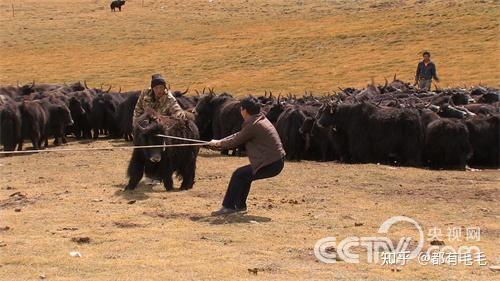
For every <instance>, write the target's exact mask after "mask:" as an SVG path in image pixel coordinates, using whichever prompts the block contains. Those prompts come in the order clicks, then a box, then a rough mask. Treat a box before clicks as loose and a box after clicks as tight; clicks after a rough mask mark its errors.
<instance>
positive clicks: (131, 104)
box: [116, 91, 141, 141]
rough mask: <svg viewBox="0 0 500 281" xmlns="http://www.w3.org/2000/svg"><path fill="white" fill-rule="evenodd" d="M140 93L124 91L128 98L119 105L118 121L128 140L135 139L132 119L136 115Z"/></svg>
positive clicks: (123, 134)
mask: <svg viewBox="0 0 500 281" xmlns="http://www.w3.org/2000/svg"><path fill="white" fill-rule="evenodd" d="M140 94H141V92H140V91H134V92H129V93H123V95H125V96H126V98H125V100H124V101H123V102H122V103H120V104H119V105H118V109H117V112H116V121H117V122H118V127H119V130H120V133H121V134H122V136H123V137H124V138H125V140H126V141H132V140H133V134H132V133H133V128H132V119H133V117H134V109H135V105H136V104H137V100H138V99H139V95H140Z"/></svg>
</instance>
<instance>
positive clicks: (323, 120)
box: [316, 99, 342, 128]
mask: <svg viewBox="0 0 500 281" xmlns="http://www.w3.org/2000/svg"><path fill="white" fill-rule="evenodd" d="M341 103H342V102H341V100H338V99H337V100H336V101H333V100H332V101H329V102H327V103H325V104H323V105H322V106H321V108H320V110H319V112H318V114H317V116H316V119H317V120H318V122H317V125H318V127H320V128H323V127H328V126H335V123H336V120H335V113H336V112H337V108H338V105H339V104H341Z"/></svg>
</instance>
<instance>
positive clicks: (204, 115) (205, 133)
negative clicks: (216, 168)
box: [195, 92, 243, 154]
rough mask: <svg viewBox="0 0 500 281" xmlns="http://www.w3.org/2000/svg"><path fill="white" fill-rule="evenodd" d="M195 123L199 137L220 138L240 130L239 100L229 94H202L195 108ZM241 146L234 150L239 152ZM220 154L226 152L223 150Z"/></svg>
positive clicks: (241, 120)
mask: <svg viewBox="0 0 500 281" xmlns="http://www.w3.org/2000/svg"><path fill="white" fill-rule="evenodd" d="M195 115H196V121H195V122H196V125H197V126H198V129H199V130H200V135H201V139H203V140H211V139H222V138H225V137H227V136H229V135H232V134H234V133H236V132H238V131H239V130H241V124H243V117H241V114H240V102H239V101H238V100H236V99H234V98H233V97H232V96H231V95H230V94H226V93H223V94H220V95H216V94H214V93H213V92H210V93H209V94H203V95H202V96H201V97H200V99H199V101H198V104H197V105H196V108H195ZM242 149H243V147H241V148H238V151H234V150H233V153H234V154H239V152H240V151H241V150H242ZM222 154H228V151H227V150H223V151H222Z"/></svg>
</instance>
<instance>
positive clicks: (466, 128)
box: [0, 77, 500, 189]
mask: <svg viewBox="0 0 500 281" xmlns="http://www.w3.org/2000/svg"><path fill="white" fill-rule="evenodd" d="M187 92H188V90H186V91H174V92H173V94H174V96H175V97H176V99H177V101H178V103H179V105H180V106H181V107H182V108H183V109H184V110H186V111H188V112H191V113H193V114H189V116H191V117H192V119H193V120H187V121H186V122H184V123H183V122H180V121H179V120H177V121H178V122H177V123H175V122H174V121H172V120H171V119H172V118H170V119H169V118H167V119H165V118H163V117H162V116H153V115H155V113H154V112H147V113H146V115H147V116H141V118H140V120H142V121H141V122H143V123H142V124H143V126H139V128H133V127H132V116H133V111H134V107H135V104H136V102H137V99H138V97H139V94H140V91H130V92H124V93H121V91H118V92H113V91H111V88H109V89H103V88H102V86H101V87H100V88H90V87H88V86H87V84H86V83H80V82H76V83H73V84H70V85H67V84H36V83H35V82H33V83H29V84H26V85H17V86H3V87H0V122H1V126H0V141H1V144H2V145H3V149H4V150H6V151H12V150H16V149H17V150H22V149H23V141H24V140H30V141H31V143H32V145H33V149H43V148H45V147H47V146H48V140H49V138H51V137H53V138H54V141H53V144H54V145H60V144H63V143H66V142H67V140H66V137H67V136H73V137H74V138H77V139H97V138H98V137H100V136H106V137H109V138H124V139H125V140H126V141H132V140H134V139H135V141H134V143H135V144H139V143H151V140H147V135H148V134H147V132H150V131H158V132H161V133H169V131H168V130H169V128H171V127H172V126H173V125H172V126H170V125H169V126H167V125H165V124H167V123H169V122H170V123H172V122H174V123H175V124H177V125H176V126H181V127H179V128H177V132H180V135H182V136H189V137H190V138H195V139H198V138H199V139H201V140H210V139H221V138H223V137H225V136H228V135H230V134H233V133H235V132H237V131H239V130H240V129H241V124H242V122H243V119H242V117H241V115H240V110H239V109H240V107H239V100H238V99H237V98H235V97H233V96H232V95H231V94H229V93H225V92H224V93H216V92H214V91H213V89H210V90H209V91H207V92H206V91H205V90H203V91H202V93H198V92H197V91H196V93H197V95H187V94H186V93H187ZM254 97H255V98H256V99H257V100H258V101H259V102H260V103H261V106H262V111H263V113H264V114H266V116H267V118H268V119H269V120H270V121H271V122H272V123H273V124H274V125H275V127H276V130H277V131H278V133H279V135H280V137H281V140H282V143H283V146H284V149H285V151H286V153H287V156H286V157H287V160H296V161H299V160H316V161H334V160H336V161H341V162H345V163H383V164H391V165H404V166H414V167H429V168H432V169H459V170H463V169H465V168H466V166H470V167H490V168H498V167H499V159H500V149H499V146H500V138H499V135H500V101H499V97H500V90H499V89H494V88H489V87H484V86H474V87H472V88H446V89H438V88H436V89H435V90H434V91H423V90H419V89H417V88H415V87H413V86H412V85H410V84H409V83H405V82H403V81H401V80H398V79H397V78H396V77H394V79H393V81H392V82H388V81H386V83H385V85H375V83H371V84H369V85H368V86H367V87H366V88H364V89H355V88H345V89H340V91H337V92H332V93H328V94H326V95H313V94H312V93H307V92H306V93H305V94H301V95H293V94H288V95H285V96H281V95H278V96H276V95H273V94H272V93H271V92H269V93H268V92H266V93H264V95H260V96H255V95H254ZM148 120H149V121H148ZM158 120H161V122H160V121H158ZM144 122H146V123H144ZM151 122H157V123H161V124H160V125H161V126H160V125H159V124H152V123H151ZM179 122H180V123H179ZM139 124H140V122H139ZM172 124H173V123H172ZM179 124H180V125H179ZM162 126H163V127H162ZM167 127H168V128H167ZM137 138H140V139H142V140H138V139H137ZM230 152H231V154H233V155H242V154H244V147H239V148H236V149H234V150H232V151H222V153H223V154H229V153H230ZM160 153H161V151H160ZM163 153H165V151H163ZM175 153H177V154H178V155H177V156H176V157H174V158H171V159H170V160H168V161H170V162H172V163H170V164H169V166H170V167H174V166H175V165H176V164H175V163H174V162H179V161H180V160H179V159H181V160H182V162H186V163H188V164H186V165H183V166H179V167H174V168H172V169H171V173H169V176H170V177H171V174H172V173H173V172H177V174H178V175H179V174H180V176H181V177H182V178H183V179H184V182H183V184H182V186H181V188H183V189H187V188H190V187H191V186H192V184H193V182H194V167H195V162H196V161H195V160H196V155H197V153H198V150H197V149H180V148H179V149H178V150H175V151H170V152H168V153H167V154H168V155H170V154H175ZM147 154H148V155H145V154H144V153H143V154H140V153H139V152H134V154H133V157H132V158H133V159H142V160H140V161H139V160H137V161H135V164H134V165H139V166H140V165H146V164H147V163H146V162H148V161H145V160H144V159H145V158H146V157H149V158H150V159H156V160H158V161H160V160H159V158H158V156H157V155H156V156H155V155H154V154H155V152H151V151H149V152H147ZM166 158H168V157H166ZM190 159H191V160H193V161H191V160H190ZM174 160H175V161H174ZM188 160H189V161H188ZM151 161H152V162H155V161H153V160H151ZM166 161H167V160H166ZM132 162H134V161H131V165H130V166H129V176H130V178H131V181H130V182H129V185H128V188H129V189H133V188H134V187H135V185H137V182H138V180H137V178H139V179H140V178H141V177H142V171H143V170H144V169H146V174H147V169H148V168H147V167H145V168H144V167H141V168H135V169H134V167H132V166H133V165H132V164H133V163H132ZM139 162H140V163H142V164H137V163H139ZM137 171H140V175H135V176H134V173H136V174H137ZM191 171H192V172H191ZM165 181H167V182H171V181H169V180H168V179H164V182H165ZM168 188H171V185H170V184H169V186H168Z"/></svg>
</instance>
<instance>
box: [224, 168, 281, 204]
mask: <svg viewBox="0 0 500 281" xmlns="http://www.w3.org/2000/svg"><path fill="white" fill-rule="evenodd" d="M283 166H284V160H283V159H280V160H278V161H276V162H273V163H271V164H269V165H267V166H264V167H262V168H260V169H259V170H258V171H257V173H255V175H253V173H252V166H250V165H247V166H243V167H239V168H238V169H236V171H234V173H233V175H232V176H231V180H230V181H229V186H228V187H227V191H226V196H224V201H223V202H222V206H224V207H226V208H231V209H235V208H236V209H241V208H246V207H247V203H246V201H247V197H248V192H250V185H252V181H254V180H260V179H266V178H271V177H274V176H277V175H278V174H279V173H281V170H283Z"/></svg>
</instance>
